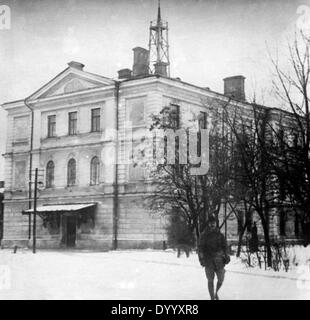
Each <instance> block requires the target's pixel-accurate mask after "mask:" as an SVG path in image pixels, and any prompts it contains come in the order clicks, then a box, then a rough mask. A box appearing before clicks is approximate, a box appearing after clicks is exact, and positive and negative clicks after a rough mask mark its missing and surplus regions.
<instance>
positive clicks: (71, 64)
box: [68, 61, 85, 70]
mask: <svg viewBox="0 0 310 320" xmlns="http://www.w3.org/2000/svg"><path fill="white" fill-rule="evenodd" d="M68 66H69V67H71V68H74V69H78V70H83V68H84V67H85V65H84V64H83V63H80V62H77V61H71V62H69V63H68Z"/></svg>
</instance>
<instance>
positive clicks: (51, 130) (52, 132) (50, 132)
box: [47, 114, 56, 138]
mask: <svg viewBox="0 0 310 320" xmlns="http://www.w3.org/2000/svg"><path fill="white" fill-rule="evenodd" d="M52 118H54V121H53V122H51V121H50V120H51V119H52ZM47 137H48V138H53V137H56V115H55V114H51V115H49V116H47Z"/></svg>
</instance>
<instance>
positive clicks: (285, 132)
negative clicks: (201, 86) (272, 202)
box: [270, 32, 310, 245]
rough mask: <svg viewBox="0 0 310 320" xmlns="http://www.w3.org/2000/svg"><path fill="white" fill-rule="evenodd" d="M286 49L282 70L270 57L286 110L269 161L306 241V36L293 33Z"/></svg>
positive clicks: (309, 203)
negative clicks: (284, 66) (284, 67)
mask: <svg viewBox="0 0 310 320" xmlns="http://www.w3.org/2000/svg"><path fill="white" fill-rule="evenodd" d="M288 51H289V61H288V62H289V63H288V64H287V65H286V69H285V70H283V69H281V67H280V65H279V62H278V60H275V59H272V58H271V59H272V63H273V66H274V69H275V74H276V77H275V79H274V87H275V90H276V94H277V97H278V98H279V99H280V100H281V102H282V104H283V105H284V106H285V107H286V109H288V110H289V111H290V114H289V115H287V114H285V113H284V112H282V114H283V115H282V119H281V126H280V127H279V128H277V129H275V130H274V136H275V141H276V143H277V144H278V146H279V147H278V148H277V149H275V150H277V152H274V153H273V158H271V159H270V161H272V163H273V164H274V170H275V171H276V174H277V176H278V180H279V181H280V182H281V186H282V194H283V199H286V201H288V202H290V203H291V204H293V207H294V209H295V213H296V218H297V222H298V221H300V224H301V227H302V235H303V238H304V240H305V245H307V244H308V243H309V242H310V181H309V179H310V153H309V152H310V106H309V102H310V100H309V98H310V97H309V93H308V90H309V84H310V83H309V76H310V38H309V37H307V36H306V35H304V34H303V33H302V32H300V33H297V34H296V35H295V40H294V42H293V43H292V44H291V45H289V47H288ZM297 225H298V223H297Z"/></svg>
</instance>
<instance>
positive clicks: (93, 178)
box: [90, 157, 100, 185]
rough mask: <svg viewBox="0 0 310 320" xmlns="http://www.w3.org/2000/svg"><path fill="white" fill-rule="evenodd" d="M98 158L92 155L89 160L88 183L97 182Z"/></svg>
mask: <svg viewBox="0 0 310 320" xmlns="http://www.w3.org/2000/svg"><path fill="white" fill-rule="evenodd" d="M99 167H100V163H99V159H98V157H93V158H92V159H91V162H90V184H91V185H95V184H99Z"/></svg>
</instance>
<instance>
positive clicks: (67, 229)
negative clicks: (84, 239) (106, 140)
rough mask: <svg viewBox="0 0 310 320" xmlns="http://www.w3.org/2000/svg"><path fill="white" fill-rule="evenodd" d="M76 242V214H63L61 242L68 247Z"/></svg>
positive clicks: (73, 245)
mask: <svg viewBox="0 0 310 320" xmlns="http://www.w3.org/2000/svg"><path fill="white" fill-rule="evenodd" d="M75 242H76V216H75V215H63V217H62V243H63V244H64V245H65V246H66V247H68V248H72V247H75Z"/></svg>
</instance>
